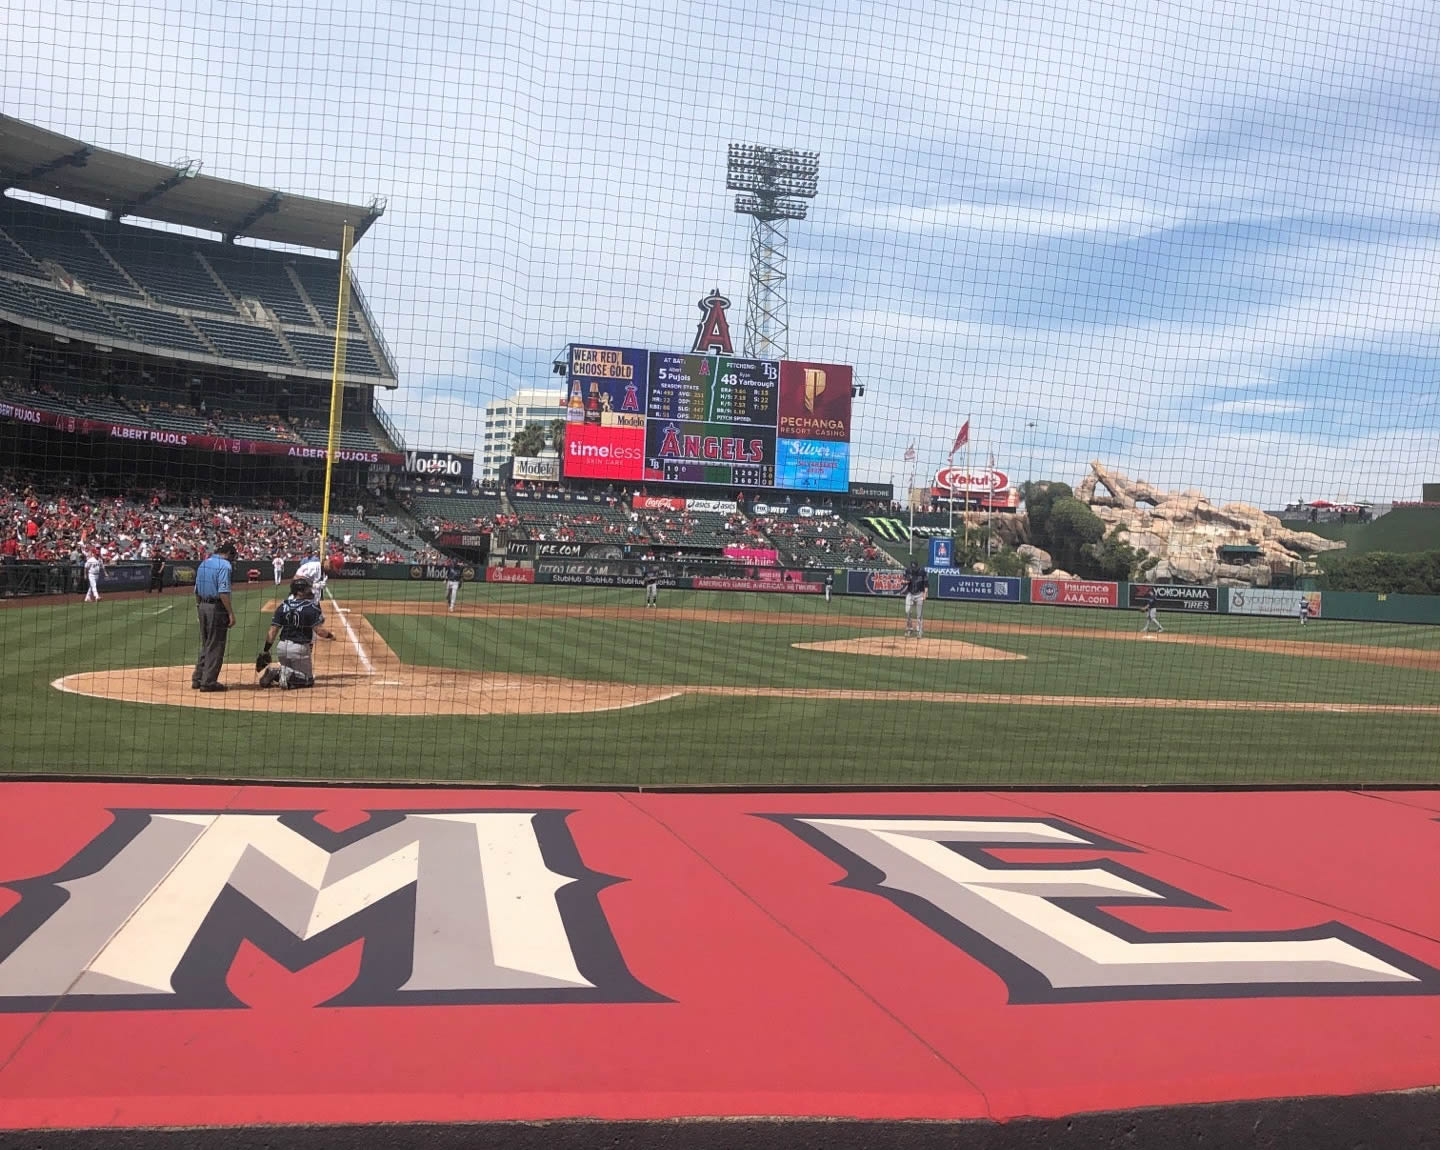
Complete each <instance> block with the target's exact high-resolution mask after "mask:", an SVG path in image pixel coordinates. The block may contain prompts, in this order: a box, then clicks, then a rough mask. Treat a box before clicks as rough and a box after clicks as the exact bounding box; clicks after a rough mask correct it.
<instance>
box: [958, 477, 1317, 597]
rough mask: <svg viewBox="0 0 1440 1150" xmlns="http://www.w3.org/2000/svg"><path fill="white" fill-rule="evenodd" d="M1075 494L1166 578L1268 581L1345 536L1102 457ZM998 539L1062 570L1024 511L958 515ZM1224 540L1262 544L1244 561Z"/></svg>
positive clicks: (1154, 575) (1043, 571)
mask: <svg viewBox="0 0 1440 1150" xmlns="http://www.w3.org/2000/svg"><path fill="white" fill-rule="evenodd" d="M1075 497H1076V498H1077V499H1080V500H1082V501H1083V502H1085V503H1088V504H1089V505H1090V508H1091V510H1093V511H1094V512H1095V514H1096V515H1098V516H1099V517H1100V519H1101V520H1102V521H1103V522H1104V523H1105V526H1106V531H1107V534H1108V533H1109V532H1111V531H1115V530H1122V531H1124V533H1125V539H1126V541H1127V542H1128V543H1129V544H1130V546H1132V547H1134V548H1135V549H1136V550H1140V549H1141V548H1143V549H1144V550H1145V551H1147V552H1148V553H1149V554H1150V555H1152V556H1155V557H1157V558H1158V559H1159V560H1160V562H1159V563H1158V564H1157V565H1156V566H1155V568H1154V569H1153V570H1151V571H1150V572H1149V573H1148V575H1147V578H1151V579H1155V580H1158V581H1164V582H1178V583H1194V584H1216V583H1218V584H1220V585H1221V586H1226V587H1265V586H1268V585H1269V583H1270V575H1271V570H1272V565H1276V566H1283V567H1284V568H1286V569H1290V568H1292V567H1293V566H1294V565H1296V564H1304V563H1306V562H1308V561H1309V560H1310V559H1311V558H1312V557H1313V556H1314V555H1316V554H1317V553H1319V552H1321V551H1331V550H1334V549H1335V548H1337V547H1344V546H1345V544H1343V543H1337V542H1335V541H1334V540H1331V539H1323V538H1321V537H1320V536H1319V535H1312V534H1310V533H1309V532H1307V531H1291V530H1289V529H1288V528H1286V527H1285V526H1283V525H1282V524H1281V522H1280V520H1278V519H1276V518H1275V517H1274V516H1273V515H1266V514H1265V512H1263V511H1261V510H1260V509H1259V508H1258V507H1254V506H1252V505H1251V504H1249V503H1226V504H1224V505H1223V506H1219V507H1217V506H1216V505H1215V504H1213V503H1211V502H1210V500H1209V499H1207V498H1206V497H1205V495H1204V493H1203V492H1200V491H1196V490H1194V489H1190V490H1187V491H1162V490H1160V489H1159V488H1158V487H1156V486H1155V485H1154V484H1151V483H1146V482H1145V481H1144V480H1137V479H1131V478H1130V477H1129V476H1128V475H1125V474H1124V473H1123V472H1120V471H1112V470H1111V469H1110V468H1108V467H1106V466H1105V465H1104V464H1102V463H1100V462H1099V461H1096V462H1093V463H1091V464H1090V474H1089V475H1087V476H1085V478H1084V479H1082V480H1081V481H1080V483H1079V484H1078V485H1076V487H1075ZM987 518H988V519H989V529H990V531H991V533H992V535H993V546H995V547H996V548H1000V547H1014V548H1015V549H1016V550H1017V551H1019V553H1020V555H1021V556H1022V557H1023V558H1024V560H1025V566H1026V572H1027V574H1029V575H1031V576H1037V575H1051V576H1059V575H1062V574H1063V572H1057V571H1054V570H1051V563H1052V560H1051V557H1050V555H1049V554H1047V553H1046V552H1045V551H1042V550H1041V549H1040V548H1038V547H1035V546H1033V545H1031V543H1030V542H1029V540H1030V524H1029V520H1028V519H1027V518H1026V516H1025V512H1024V511H1020V512H1018V513H1016V514H1005V515H995V516H992V517H987V516H986V514H985V512H983V511H969V512H964V513H962V514H960V515H957V516H956V517H955V524H956V527H957V528H958V527H960V526H961V524H962V523H968V525H969V530H970V532H971V534H972V536H973V535H974V533H976V532H983V531H985V530H986V523H987ZM1221 547H1256V548H1259V551H1258V553H1256V554H1255V555H1254V556H1252V557H1249V558H1248V559H1247V560H1246V561H1244V562H1239V563H1225V562H1222V561H1221V558H1220V548H1221Z"/></svg>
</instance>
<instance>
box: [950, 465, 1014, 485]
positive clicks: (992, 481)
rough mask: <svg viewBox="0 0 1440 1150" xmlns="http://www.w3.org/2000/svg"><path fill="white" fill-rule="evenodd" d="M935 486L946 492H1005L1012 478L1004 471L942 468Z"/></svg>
mask: <svg viewBox="0 0 1440 1150" xmlns="http://www.w3.org/2000/svg"><path fill="white" fill-rule="evenodd" d="M935 486H936V487H940V488H944V489H945V490H946V491H1004V490H1005V489H1006V488H1007V487H1009V486H1010V477H1009V476H1008V475H1006V474H1005V472H1003V471H994V470H987V471H970V470H967V469H966V468H964V467H942V468H941V469H940V470H939V471H937V472H936V473H935Z"/></svg>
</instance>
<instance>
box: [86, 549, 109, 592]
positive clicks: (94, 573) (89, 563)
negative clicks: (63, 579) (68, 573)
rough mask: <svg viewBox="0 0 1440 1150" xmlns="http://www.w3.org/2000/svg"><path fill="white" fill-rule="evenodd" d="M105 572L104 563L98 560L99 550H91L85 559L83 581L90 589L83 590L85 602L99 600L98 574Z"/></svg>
mask: <svg viewBox="0 0 1440 1150" xmlns="http://www.w3.org/2000/svg"><path fill="white" fill-rule="evenodd" d="M104 574H105V564H103V563H101V562H100V552H98V551H93V552H91V554H90V558H88V559H86V560H85V581H86V582H87V583H89V584H90V589H89V590H88V591H86V592H85V602H87V603H90V602H95V603H98V602H100V576H102V575H104Z"/></svg>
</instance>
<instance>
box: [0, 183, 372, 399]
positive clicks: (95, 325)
mask: <svg viewBox="0 0 1440 1150" xmlns="http://www.w3.org/2000/svg"><path fill="white" fill-rule="evenodd" d="M7 277H9V278H7ZM13 277H25V278H24V280H23V281H22V280H18V279H16V278H13ZM74 288H79V289H82V290H81V291H76V290H72V289H74ZM357 291H358V289H357ZM337 294H338V283H337V266H336V264H335V263H334V262H333V261H329V260H325V259H319V258H314V257H309V256H298V255H290V254H286V253H281V252H272V251H267V250H264V249H261V248H254V247H237V246H234V245H227V244H221V243H217V242H214V241H209V240H198V239H191V238H189V237H185V236H179V235H174V234H171V233H168V232H164V231H159V230H152V229H148V228H142V227H139V226H134V225H128V224H124V225H122V224H116V223H112V222H111V221H108V220H101V219H94V218H91V217H89V216H79V215H75V214H74V213H71V212H64V211H58V210H56V209H53V208H48V207H42V206H39V205H36V204H31V203H27V202H25V201H22V200H18V199H13V198H9V197H0V309H3V310H5V311H8V312H10V313H12V314H13V315H14V316H15V317H16V318H17V319H18V320H20V321H21V322H24V321H27V320H30V321H37V322H42V323H47V324H54V325H57V326H60V327H64V328H69V329H71V330H73V331H75V332H77V333H80V334H82V335H85V336H89V337H92V338H94V339H95V340H96V342H104V341H106V340H126V341H131V342H138V343H142V344H147V345H150V346H153V347H156V348H160V349H168V350H170V351H174V352H180V353H187V354H190V355H204V356H207V357H208V356H219V357H220V358H222V359H233V360H238V361H243V362H245V363H251V364H257V363H258V364H264V365H267V366H271V367H275V368H280V369H288V370H295V369H303V370H306V371H309V372H324V373H329V372H330V370H331V368H332V366H333V362H334V335H333V332H332V331H330V330H327V327H326V325H328V326H330V327H333V325H334V320H335V311H336V309H335V301H336V296H337ZM251 300H258V301H259V302H260V304H262V305H263V307H264V309H265V313H266V314H264V315H262V314H261V313H260V312H258V311H256V310H255V309H254V308H253V307H252V306H251V305H250V304H249V303H248V302H247V301H251ZM172 309H173V310H172ZM362 310H363V300H361V299H360V297H358V295H357V297H356V301H355V302H353V303H352V305H351V307H350V309H349V312H348V317H347V318H348V324H349V328H348V330H349V339H348V340H347V350H346V357H345V358H346V364H345V368H346V372H347V373H349V374H351V375H366V376H373V377H380V378H384V377H388V376H393V374H394V372H393V368H392V367H391V366H390V365H389V364H388V363H386V362H385V361H384V358H383V352H382V351H379V350H377V347H376V345H375V344H373V343H372V342H371V341H370V339H369V338H368V337H367V335H366V333H365V331H364V330H363V325H362V324H361V320H360V313H361V311H362ZM178 311H183V312H184V313H185V314H184V315H181V314H177V312H178ZM197 313H198V314H197ZM277 321H278V323H279V325H280V326H279V327H278V328H277V327H275V326H273V325H274V324H275V323H276V322H277ZM377 338H378V335H377Z"/></svg>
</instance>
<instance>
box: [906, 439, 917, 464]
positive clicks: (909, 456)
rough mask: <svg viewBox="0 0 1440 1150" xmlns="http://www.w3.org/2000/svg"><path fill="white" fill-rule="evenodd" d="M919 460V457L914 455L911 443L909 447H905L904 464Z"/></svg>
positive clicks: (913, 446) (913, 447)
mask: <svg viewBox="0 0 1440 1150" xmlns="http://www.w3.org/2000/svg"><path fill="white" fill-rule="evenodd" d="M919 458H920V457H919V456H918V455H916V454H915V445H914V444H913V443H912V444H911V445H910V446H909V447H907V448H906V449H905V462H906V463H914V462H915V460H917V459H919Z"/></svg>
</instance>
